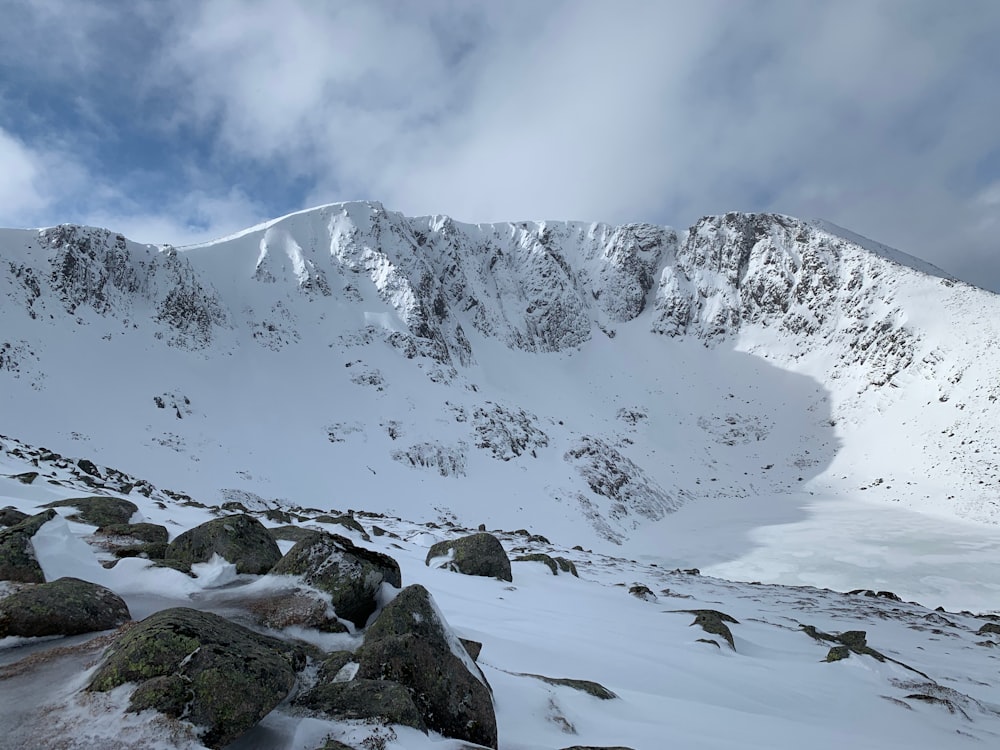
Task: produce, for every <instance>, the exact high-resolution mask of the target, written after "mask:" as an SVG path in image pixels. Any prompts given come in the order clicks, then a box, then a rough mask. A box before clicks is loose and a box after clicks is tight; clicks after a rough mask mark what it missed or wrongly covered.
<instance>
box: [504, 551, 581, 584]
mask: <svg viewBox="0 0 1000 750" xmlns="http://www.w3.org/2000/svg"><path fill="white" fill-rule="evenodd" d="M514 562H540V563H542V564H543V565H545V566H546V567H547V568H548V569H549V570H551V571H552V575H554V576H557V575H559V572H560V571H562V572H563V573H569V574H570V575H572V576H576V577H577V578H579V577H580V574H579V573H577V572H576V565H575V564H574V563H573V561H572V560H567V559H566V558H565V557H552V556H551V555H546V554H544V553H542V552H532V553H530V554H527V555H520V556H518V557H515V558H514Z"/></svg>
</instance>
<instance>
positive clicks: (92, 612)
mask: <svg viewBox="0 0 1000 750" xmlns="http://www.w3.org/2000/svg"><path fill="white" fill-rule="evenodd" d="M130 619H132V616H131V615H130V614H129V611H128V606H127V605H126V604H125V602H124V601H123V600H122V598H121V597H120V596H118V595H117V594H116V593H114V592H113V591H111V590H109V589H106V588H104V587H103V586H98V585H97V584H96V583H90V582H89V581H81V580H80V579H79V578H60V579H58V580H56V581H52V582H51V583H42V584H39V585H38V586H33V587H31V588H28V589H24V590H23V591H19V592H17V593H16V594H11V595H10V596H8V597H7V598H5V599H0V638H2V637H4V636H9V635H18V636H22V637H26V638H37V637H40V636H50V635H78V634H79V633H93V632H95V631H98V630H110V629H112V628H117V627H118V626H119V625H122V624H124V623H126V622H128V621H129V620H130Z"/></svg>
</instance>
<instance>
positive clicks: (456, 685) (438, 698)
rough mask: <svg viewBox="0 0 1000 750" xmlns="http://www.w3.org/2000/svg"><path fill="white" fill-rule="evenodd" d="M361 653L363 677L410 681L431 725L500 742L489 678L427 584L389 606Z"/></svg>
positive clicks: (464, 736) (458, 736)
mask: <svg viewBox="0 0 1000 750" xmlns="http://www.w3.org/2000/svg"><path fill="white" fill-rule="evenodd" d="M357 659H358V662H359V665H360V666H359V669H358V674H357V677H359V678H362V679H372V680H390V681H394V682H398V683H400V684H402V685H404V686H405V687H406V688H407V689H408V690H409V691H410V695H411V696H412V697H413V701H414V703H415V704H416V706H417V709H418V710H419V711H420V714H421V716H422V718H423V720H424V722H425V723H426V724H427V726H428V727H429V728H430V729H433V730H435V731H437V732H440V733H441V734H443V735H444V736H446V737H453V738H456V739H461V740H467V741H469V742H475V743H477V744H480V745H486V746H488V747H492V748H496V747H497V729H496V716H495V714H494V711H493V699H492V697H491V693H490V689H489V686H488V685H487V683H486V679H485V677H483V675H482V672H481V671H480V670H479V668H478V667H477V666H476V665H475V662H473V661H472V659H471V658H470V656H469V655H468V653H467V652H466V651H465V649H464V647H463V646H462V644H461V642H460V641H459V639H458V637H457V636H456V635H455V634H454V633H453V632H452V631H451V629H450V628H449V627H448V624H447V623H446V622H445V621H444V618H443V617H442V616H441V614H440V612H439V611H438V609H437V606H436V605H435V604H434V600H433V599H432V598H431V595H430V594H429V593H428V591H427V589H425V588H424V587H423V586H419V585H414V586H407V587H406V588H405V589H403V590H402V591H401V592H400V593H399V595H398V596H397V597H396V598H395V599H394V600H393V601H392V602H390V603H389V604H387V605H386V606H385V608H384V609H383V610H382V612H381V613H380V614H379V616H378V618H377V619H376V620H375V622H373V623H372V624H371V626H370V627H369V628H368V631H367V633H366V634H365V643H364V646H363V647H362V648H361V649H360V650H359V652H358V654H357Z"/></svg>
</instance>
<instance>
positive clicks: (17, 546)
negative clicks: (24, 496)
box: [0, 509, 56, 583]
mask: <svg viewBox="0 0 1000 750" xmlns="http://www.w3.org/2000/svg"><path fill="white" fill-rule="evenodd" d="M55 517H56V512H55V511H54V510H51V509H50V510H47V511H45V512H44V513H39V514H37V515H34V516H29V517H28V518H25V519H24V520H23V521H21V522H20V523H18V524H15V525H14V526H11V527H10V528H7V529H0V581H21V582H22V583H44V582H45V574H44V573H43V572H42V568H41V566H40V565H39V564H38V560H37V559H36V558H35V549H34V547H32V546H31V537H33V536H34V535H35V534H36V533H38V530H39V529H40V528H42V526H43V525H44V524H45V523H47V522H48V521H51V520H52V519H53V518H55Z"/></svg>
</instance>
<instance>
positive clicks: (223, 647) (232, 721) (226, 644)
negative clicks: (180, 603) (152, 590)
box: [87, 608, 305, 748]
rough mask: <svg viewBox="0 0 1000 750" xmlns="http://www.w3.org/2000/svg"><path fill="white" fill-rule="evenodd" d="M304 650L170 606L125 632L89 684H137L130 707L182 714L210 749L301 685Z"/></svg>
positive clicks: (229, 739) (93, 687)
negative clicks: (299, 671) (299, 676)
mask: <svg viewBox="0 0 1000 750" xmlns="http://www.w3.org/2000/svg"><path fill="white" fill-rule="evenodd" d="M304 664H305V651H304V649H303V648H301V647H299V646H296V645H293V644H290V643H287V642H285V641H281V640H279V639H277V638H270V637H268V636H264V635H260V634H258V633H254V632H253V631H251V630H247V629H246V628H244V627H241V626H240V625H237V624H235V623H233V622H230V621H228V620H226V619H225V618H222V617H219V616H218V615H214V614H210V613H208V612H199V611H197V610H193V609H187V608H175V609H167V610H163V611H161V612H157V613H156V614H154V615H151V616H150V617H147V618H146V619H145V620H143V621H142V622H140V623H138V624H137V625H135V626H134V627H132V628H130V629H129V630H127V631H126V632H124V633H123V634H122V635H121V636H120V637H119V638H118V639H117V640H116V641H115V642H114V643H113V644H112V646H111V647H110V649H109V651H108V653H107V656H106V658H105V660H104V662H103V664H102V665H101V666H100V667H99V669H98V670H97V672H96V674H95V675H94V677H93V679H92V680H91V682H90V685H89V686H88V687H87V689H88V690H91V691H102V692H103V691H108V690H112V689H114V688H116V687H118V686H119V685H124V684H126V683H136V684H137V687H136V689H135V691H134V692H133V693H132V697H131V700H130V703H129V710H130V711H136V712H138V711H143V710H145V709H154V710H156V711H159V712H161V713H164V714H166V715H168V716H172V717H175V718H179V717H182V716H183V717H184V719H185V720H187V721H190V722H191V723H192V724H194V725H195V726H196V727H198V728H199V738H200V740H201V741H202V742H203V743H204V744H205V745H207V746H208V747H210V748H221V747H224V746H225V745H227V744H229V743H230V742H232V741H233V740H235V739H236V738H237V737H239V736H240V735H241V734H243V733H244V732H245V731H246V730H248V729H249V728H251V727H252V726H254V725H255V724H257V722H259V721H260V720H261V719H262V718H263V717H264V716H265V715H266V714H267V713H269V712H270V711H271V710H272V709H273V708H274V707H275V706H276V705H277V704H278V703H280V702H281V701H282V700H283V699H284V698H285V696H286V695H288V693H289V692H290V691H291V689H292V687H293V686H294V684H295V673H296V670H297V669H300V668H301V667H302V666H304Z"/></svg>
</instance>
